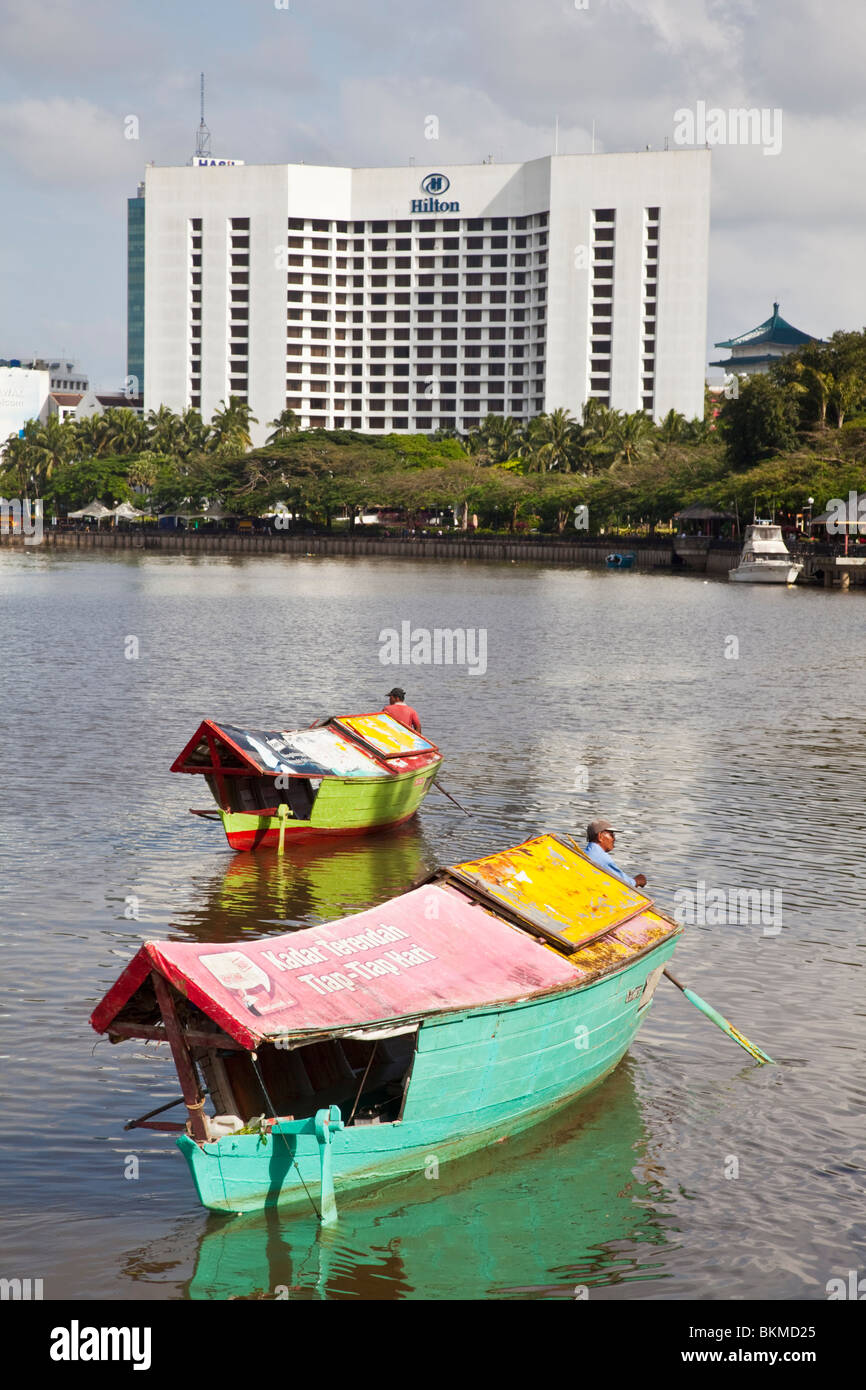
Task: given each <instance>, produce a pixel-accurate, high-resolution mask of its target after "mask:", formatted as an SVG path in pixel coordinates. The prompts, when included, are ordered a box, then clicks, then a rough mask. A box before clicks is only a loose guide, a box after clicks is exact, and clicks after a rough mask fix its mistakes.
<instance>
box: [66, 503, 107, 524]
mask: <svg viewBox="0 0 866 1390" xmlns="http://www.w3.org/2000/svg"><path fill="white" fill-rule="evenodd" d="M66 515H67V517H70V518H72V519H74V520H77V519H78V518H79V517H86V516H88V517H95V518H96V520H97V521H101V520H102V518H103V517H104V516H114V512H113V511H112V510H111V508H110V507H103V505H102V503H101V502H97V501H96V500H95V499H94V501H93V502H88V504H87V506H86V507H82V508H81V509H80V511H77V512H67V513H66Z"/></svg>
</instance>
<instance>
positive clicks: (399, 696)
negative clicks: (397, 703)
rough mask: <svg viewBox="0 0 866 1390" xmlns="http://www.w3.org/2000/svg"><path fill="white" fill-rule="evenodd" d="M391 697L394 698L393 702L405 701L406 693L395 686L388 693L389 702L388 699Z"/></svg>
mask: <svg viewBox="0 0 866 1390" xmlns="http://www.w3.org/2000/svg"><path fill="white" fill-rule="evenodd" d="M392 695H393V696H394V699H395V700H405V699H406V691H405V690H401V689H400V687H399V685H395V686H394V689H393V690H389V691H388V699H389V700H390V698H391V696H392Z"/></svg>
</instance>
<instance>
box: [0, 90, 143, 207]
mask: <svg viewBox="0 0 866 1390" xmlns="http://www.w3.org/2000/svg"><path fill="white" fill-rule="evenodd" d="M129 117H132V118H133V119H134V120H136V121H139V127H138V129H139V139H128V138H126V135H125V131H126V130H129V131H130V132H132V131H134V130H136V129H137V127H136V126H135V125H133V124H131V123H130V121H129V119H128V118H129ZM0 150H3V151H4V152H5V154H6V155H7V157H8V158H9V159H10V160H11V161H12V162H13V164H15V165H17V167H18V169H19V170H20V171H22V172H23V173H24V174H25V176H26V178H27V179H28V180H31V181H32V182H34V183H36V184H40V183H41V184H50V185H51V186H52V187H57V188H69V187H76V186H79V185H80V184H82V183H84V184H87V185H100V184H110V183H111V182H112V181H113V180H114V179H115V178H116V176H117V174H118V173H125V172H126V171H129V174H130V176H134V172H135V170H136V168H137V167H138V166H139V165H140V163H141V145H140V119H139V117H138V116H137V114H136V113H135V112H121V111H117V112H109V111H107V110H105V109H104V108H101V107H99V106H96V105H94V103H93V102H90V101H85V100H83V99H82V98H73V99H72V100H68V99H66V98H63V97H54V98H50V99H48V100H39V99H37V98H30V99H27V100H24V101H12V102H7V103H5V105H2V106H0Z"/></svg>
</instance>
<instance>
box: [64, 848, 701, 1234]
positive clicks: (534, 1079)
mask: <svg viewBox="0 0 866 1390" xmlns="http://www.w3.org/2000/svg"><path fill="white" fill-rule="evenodd" d="M681 930H682V928H681V926H680V925H679V924H678V923H676V922H674V921H672V920H671V919H669V918H667V917H665V916H663V915H662V914H660V913H658V912H657V911H655V909H654V908H653V905H652V903H651V901H650V900H649V899H648V898H647V897H646V896H645V895H643V894H642V893H641V892H640V891H639V890H636V889H631V888H629V887H627V886H626V885H625V884H623V883H621V882H620V881H619V880H617V879H614V878H612V877H611V876H610V875H608V874H606V873H604V872H603V871H602V870H601V869H598V868H597V867H596V866H595V865H594V864H592V863H591V861H589V860H588V859H587V858H586V856H585V855H584V854H583V853H582V852H581V851H580V849H579V848H578V847H577V846H576V845H575V844H574V842H573V841H571V840H570V839H568V838H567V837H560V836H555V835H545V836H541V837H539V838H537V839H534V840H530V841H527V842H526V843H525V844H523V845H519V846H517V847H515V848H513V849H510V850H506V851H503V852H501V853H499V854H496V855H490V856H487V857H486V858H483V859H479V860H476V861H474V862H471V863H463V864H458V865H454V866H452V867H451V868H449V869H444V870H442V871H440V872H439V874H437V875H436V876H435V878H434V879H433V880H432V881H431V882H430V883H429V884H426V885H423V886H421V887H419V888H416V889H414V890H413V891H412V892H409V893H406V894H403V895H402V896H400V897H398V898H394V899H392V900H391V901H390V902H386V903H384V904H383V905H382V906H380V907H377V908H373V909H371V910H369V911H366V912H362V913H359V914H357V915H355V916H352V917H347V918H343V919H341V920H339V921H336V922H330V923H325V924H323V925H320V926H317V927H313V928H310V929H308V930H303V931H300V932H294V933H292V934H290V935H288V936H279V937H263V938H261V939H259V940H256V941H252V942H250V941H246V940H245V941H243V942H242V943H240V945H228V946H215V945H204V946H202V945H198V944H195V943H189V942H173V941H163V942H146V943H145V944H144V946H142V948H141V949H140V950H139V952H138V953H137V955H136V956H135V957H134V959H133V960H132V961H131V963H130V964H129V965H128V966H127V968H126V970H125V971H124V972H123V974H122V975H121V976H120V978H119V980H118V981H117V982H116V984H115V985H114V986H113V988H112V989H111V990H109V992H108V994H107V995H106V996H105V998H104V999H103V1001H102V1002H101V1004H100V1005H99V1006H98V1008H97V1009H96V1010H95V1011H94V1014H93V1016H92V1018H91V1023H92V1025H93V1027H94V1028H95V1029H96V1030H97V1032H100V1033H107V1034H108V1036H109V1037H110V1038H111V1039H112V1040H114V1041H119V1040H121V1039H123V1038H128V1037H133V1038H147V1039H151V1040H157V1041H165V1042H167V1043H168V1044H169V1045H170V1047H171V1050H172V1054H173V1058H174V1062H175V1065H176V1067H177V1071H178V1075H179V1078H180V1082H181V1089H182V1091H183V1100H184V1102H185V1103H186V1106H187V1110H188V1114H189V1120H188V1122H187V1124H186V1125H185V1126H181V1125H172V1124H170V1123H168V1122H165V1121H154V1120H151V1119H150V1118H149V1117H147V1116H145V1117H142V1120H141V1121H140V1122H136V1123H141V1124H143V1125H144V1126H145V1127H148V1128H162V1129H166V1128H167V1129H175V1130H177V1131H179V1135H178V1144H179V1146H180V1148H181V1151H182V1152H183V1154H184V1156H185V1158H186V1159H187V1162H188V1164H189V1167H190V1171H191V1173H192V1177H193V1181H194V1183H195V1186H196V1190H197V1192H198V1195H199V1198H200V1200H201V1201H202V1203H203V1204H204V1205H205V1206H206V1207H208V1208H210V1209H212V1210H215V1211H227V1212H241V1211H251V1210H257V1209H260V1208H263V1207H270V1206H274V1205H276V1204H278V1203H279V1204H284V1205H292V1204H296V1205H297V1204H302V1205H304V1206H306V1207H307V1208H308V1209H309V1206H310V1205H311V1204H312V1206H314V1207H315V1209H316V1212H317V1214H318V1215H319V1216H320V1217H321V1219H322V1220H324V1221H328V1220H332V1219H333V1218H334V1216H335V1214H336V1194H337V1193H340V1194H341V1196H342V1195H344V1194H347V1193H350V1192H351V1191H352V1190H355V1189H360V1188H364V1187H368V1186H371V1185H378V1184H380V1183H382V1182H384V1181H387V1180H390V1179H393V1178H398V1177H401V1176H404V1175H406V1174H411V1173H419V1172H423V1171H424V1166H425V1164H427V1163H429V1162H430V1161H431V1160H435V1162H436V1163H437V1164H442V1163H447V1162H450V1161H452V1160H456V1159H458V1158H459V1157H460V1155H461V1154H465V1153H467V1152H469V1151H471V1150H473V1149H478V1148H480V1147H482V1146H484V1145H486V1144H488V1143H490V1142H492V1141H494V1140H496V1139H498V1138H500V1137H501V1136H502V1135H504V1134H514V1133H517V1132H519V1131H520V1130H523V1129H526V1128H528V1127H529V1126H530V1125H533V1124H537V1123H538V1122H539V1121H541V1120H542V1119H544V1117H545V1116H547V1115H550V1114H552V1113H553V1112H554V1111H556V1110H557V1109H558V1108H560V1107H561V1106H563V1105H565V1104H567V1103H568V1102H569V1101H570V1100H572V1099H573V1098H575V1097H576V1096H579V1095H581V1094H582V1093H583V1092H585V1091H588V1090H589V1089H590V1088H592V1087H594V1086H596V1085H598V1084H599V1083H600V1082H601V1081H603V1080H604V1078H605V1077H606V1076H607V1075H608V1074H609V1073H610V1072H611V1071H612V1070H613V1069H614V1067H616V1065H617V1063H618V1062H619V1061H620V1060H621V1058H622V1057H623V1055H624V1054H625V1052H626V1051H627V1050H628V1048H629V1046H630V1044H631V1042H632V1040H633V1038H634V1037H635V1035H636V1033H637V1031H638V1029H639V1028H640V1025H641V1023H642V1022H643V1019H644V1018H645V1017H646V1014H647V1012H648V1010H649V1008H650V1007H651V1003H652V998H653V993H654V990H655V987H656V985H657V983H658V980H659V978H660V976H661V973H662V970H663V969H664V966H665V963H666V961H667V960H668V959H669V958H670V957H671V955H672V954H673V951H674V949H675V946H676V942H677V938H678V937H679V935H680V933H681ZM207 1097H209V1099H210V1103H211V1105H212V1107H213V1111H214V1113H213V1114H208V1113H206V1109H205V1107H206V1103H207V1101H206V1098H207ZM151 1113H152V1114H153V1113H155V1112H151Z"/></svg>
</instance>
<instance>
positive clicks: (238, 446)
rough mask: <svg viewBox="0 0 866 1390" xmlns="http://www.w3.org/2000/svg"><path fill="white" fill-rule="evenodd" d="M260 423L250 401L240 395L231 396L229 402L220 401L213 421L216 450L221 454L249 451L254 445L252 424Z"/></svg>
mask: <svg viewBox="0 0 866 1390" xmlns="http://www.w3.org/2000/svg"><path fill="white" fill-rule="evenodd" d="M258 423H259V422H258V420H257V419H256V417H255V415H253V414H252V412H251V410H250V407H249V404H248V402H247V401H242V400H241V399H240V397H239V396H229V399H228V404H226V402H225V401H220V403H219V408H218V409H217V410H215V411H214V416H213V421H212V428H213V437H214V444H215V449H216V451H217V452H218V453H221V454H239V453H244V454H245V453H247V452H248V451H249V450H250V449H252V447H253V441H252V438H251V437H250V425H257V424H258Z"/></svg>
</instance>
